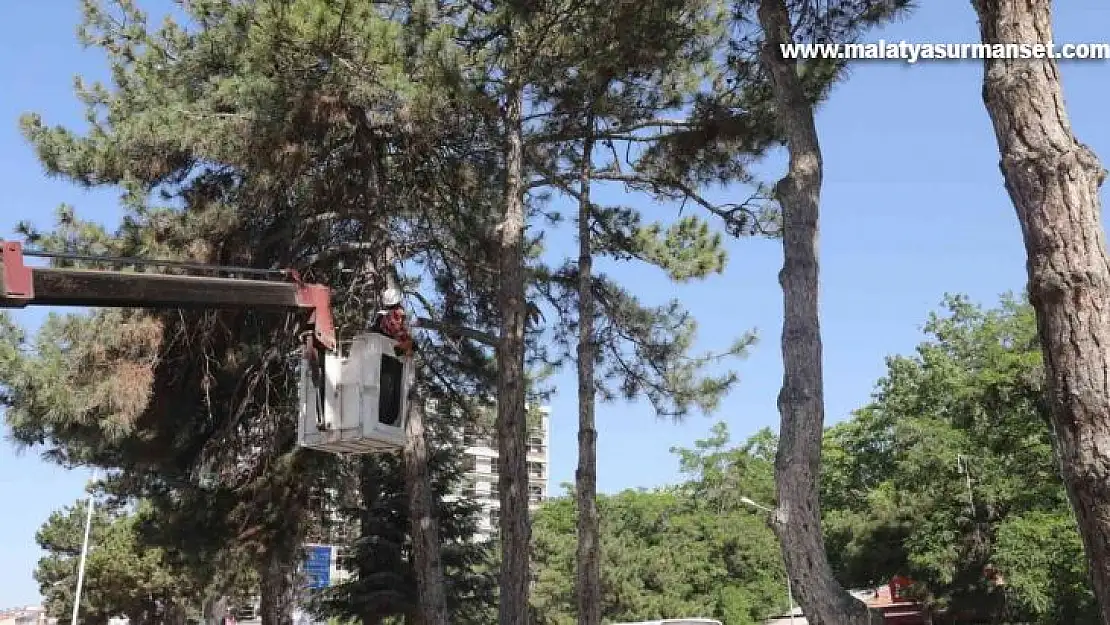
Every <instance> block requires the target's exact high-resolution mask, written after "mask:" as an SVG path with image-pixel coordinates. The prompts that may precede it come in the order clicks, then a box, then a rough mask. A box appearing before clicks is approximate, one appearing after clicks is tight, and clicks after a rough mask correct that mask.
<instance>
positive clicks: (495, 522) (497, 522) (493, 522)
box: [489, 508, 501, 532]
mask: <svg viewBox="0 0 1110 625" xmlns="http://www.w3.org/2000/svg"><path fill="white" fill-rule="evenodd" d="M489 526H490V527H492V528H493V530H494V531H495V532H496V531H497V529H498V528H500V527H501V511H500V510H498V509H497V508H492V509H491V510H490V511H489Z"/></svg>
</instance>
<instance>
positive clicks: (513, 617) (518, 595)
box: [496, 84, 531, 625]
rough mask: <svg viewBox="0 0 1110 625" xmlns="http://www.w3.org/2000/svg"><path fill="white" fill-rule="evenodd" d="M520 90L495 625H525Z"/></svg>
mask: <svg viewBox="0 0 1110 625" xmlns="http://www.w3.org/2000/svg"><path fill="white" fill-rule="evenodd" d="M523 104H524V90H523V88H522V87H521V86H520V85H519V84H510V86H509V89H508V90H507V97H506V102H505V113H504V121H505V127H506V133H507V137H506V142H505V170H506V171H505V208H504V211H505V212H504V215H503V218H502V221H501V224H500V234H501V246H500V247H501V250H500V251H501V263H500V264H501V266H500V288H499V294H498V295H499V297H498V300H499V301H498V303H499V307H500V309H501V337H500V341H499V342H498V346H497V369H498V381H497V424H496V429H497V440H498V445H499V450H498V451H499V461H500V465H501V470H500V474H501V476H500V500H501V527H500V534H501V553H502V555H501V592H500V596H499V606H498V619H499V623H500V625H527V623H528V587H529V581H530V572H529V566H528V563H529V561H530V555H531V554H530V542H531V540H530V539H531V537H530V533H531V527H530V523H529V518H528V465H527V461H526V457H525V454H524V450H525V448H526V445H527V441H528V428H527V423H526V421H525V399H526V396H525V386H524V365H525V362H524V347H525V344H524V332H525V322H526V317H527V311H528V303H527V301H526V299H525V298H526V293H525V281H524V224H525V215H524V189H525V187H524V138H523V133H524V123H523Z"/></svg>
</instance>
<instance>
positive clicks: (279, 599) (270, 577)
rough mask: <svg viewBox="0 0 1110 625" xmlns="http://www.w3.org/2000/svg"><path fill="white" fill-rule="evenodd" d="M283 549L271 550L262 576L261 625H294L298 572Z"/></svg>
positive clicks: (262, 569)
mask: <svg viewBox="0 0 1110 625" xmlns="http://www.w3.org/2000/svg"><path fill="white" fill-rule="evenodd" d="M292 561H293V558H291V557H290V554H289V553H288V550H287V549H284V548H283V546H280V545H274V546H270V547H269V549H268V550H267V552H266V553H265V555H264V556H263V560H262V563H261V566H260V567H259V568H260V570H259V571H258V574H259V578H260V579H259V591H260V593H259V594H261V597H260V601H259V603H260V605H259V610H258V611H259V613H260V617H261V620H262V625H293V609H294V608H295V607H296V603H297V584H296V568H295V567H294V566H293V565H292Z"/></svg>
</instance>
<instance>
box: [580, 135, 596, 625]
mask: <svg viewBox="0 0 1110 625" xmlns="http://www.w3.org/2000/svg"><path fill="white" fill-rule="evenodd" d="M593 127H594V119H593V115H592V114H588V115H587V126H586V138H585V140H584V141H583V142H582V166H581V170H580V172H579V176H578V193H579V196H578V470H577V471H576V472H575V476H574V478H575V492H576V493H577V497H578V553H577V563H578V584H577V590H578V625H601V545H600V543H599V539H598V534H599V527H598V525H599V522H600V521H599V518H598V511H597V429H596V426H595V423H594V408H595V405H596V395H597V392H596V387H595V382H594V357H595V353H596V350H595V347H594V298H593V249H592V245H591V243H592V241H591V239H592V234H591V230H590V224H591V215H592V212H593V211H592V208H591V204H590V174H591V172H592V171H593V163H592V161H593V151H594V139H593V137H592V136H591V134H592V133H593Z"/></svg>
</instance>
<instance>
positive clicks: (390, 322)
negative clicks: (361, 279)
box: [370, 288, 414, 357]
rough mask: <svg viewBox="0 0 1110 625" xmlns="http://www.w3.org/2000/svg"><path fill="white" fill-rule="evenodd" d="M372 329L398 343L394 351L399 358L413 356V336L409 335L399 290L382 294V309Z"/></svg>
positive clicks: (375, 318)
mask: <svg viewBox="0 0 1110 625" xmlns="http://www.w3.org/2000/svg"><path fill="white" fill-rule="evenodd" d="M370 329H371V331H373V332H378V333H380V334H384V335H386V336H388V337H389V338H391V339H393V340H394V341H397V347H396V348H395V350H394V351H396V352H397V355H398V356H402V357H408V356H411V355H412V352H413V349H414V345H413V341H412V334H410V333H409V327H408V320H407V319H406V318H405V309H404V307H403V306H402V305H401V292H400V291H398V290H397V289H392V288H390V289H386V291H385V293H383V294H382V309H381V310H379V311H378V312H377V313H376V314H375V315H374V321H373V323H372V324H371V326H370Z"/></svg>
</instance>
